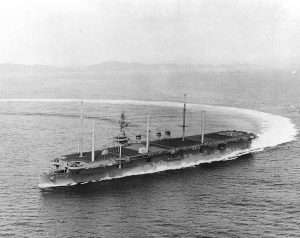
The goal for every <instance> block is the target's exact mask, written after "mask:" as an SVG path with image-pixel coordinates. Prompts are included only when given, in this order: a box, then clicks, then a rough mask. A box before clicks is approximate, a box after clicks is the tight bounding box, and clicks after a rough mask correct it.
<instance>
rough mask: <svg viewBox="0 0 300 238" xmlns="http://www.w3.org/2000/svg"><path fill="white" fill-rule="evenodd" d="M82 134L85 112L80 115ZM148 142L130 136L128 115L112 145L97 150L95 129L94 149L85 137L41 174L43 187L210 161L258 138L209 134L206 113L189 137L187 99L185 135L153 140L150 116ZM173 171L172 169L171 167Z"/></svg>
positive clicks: (245, 134)
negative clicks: (87, 146) (85, 144)
mask: <svg viewBox="0 0 300 238" xmlns="http://www.w3.org/2000/svg"><path fill="white" fill-rule="evenodd" d="M80 120H81V135H82V130H83V129H82V128H83V112H81V115H80ZM146 121H147V123H146V136H145V139H143V138H144V137H143V136H142V135H141V134H137V135H136V136H135V138H134V139H132V138H129V137H128V136H127V133H126V128H127V127H128V122H127V121H126V117H125V114H124V113H121V117H120V120H119V134H118V135H117V136H115V137H114V139H113V143H112V146H108V147H106V148H102V149H98V150H97V149H95V129H94V128H95V126H93V130H92V146H91V147H92V150H91V151H88V152H83V148H82V147H83V146H82V140H83V139H82V138H83V137H82V136H81V139H80V141H81V142H80V146H79V150H80V151H79V152H78V153H72V154H67V155H64V156H61V157H60V158H55V159H54V160H53V161H52V162H51V166H52V169H51V170H50V172H47V173H44V174H42V175H41V179H40V184H39V187H40V188H48V187H57V186H70V185H76V184H84V183H88V182H96V181H102V180H105V179H111V178H118V177H123V176H126V175H127V174H133V173H130V172H132V171H133V170H137V169H139V168H141V169H143V171H145V170H148V171H155V170H152V168H156V167H157V166H158V165H159V164H160V163H164V165H166V170H167V169H168V164H169V165H171V164H172V163H176V161H177V162H180V161H187V162H188V161H189V160H195V159H196V160H206V159H208V158H212V157H216V156H222V155H226V154H230V153H232V152H234V151H239V150H245V149H247V148H249V147H250V145H251V142H252V140H253V139H255V138H256V135H255V134H253V133H251V132H245V131H236V130H224V131H218V132H214V133H205V111H202V112H201V133H200V134H196V135H189V136H187V135H186V100H184V102H183V112H182V125H181V127H182V136H180V137H171V131H170V130H165V131H164V132H163V133H162V132H157V133H156V139H155V140H150V116H147V120H146ZM170 168H171V167H170Z"/></svg>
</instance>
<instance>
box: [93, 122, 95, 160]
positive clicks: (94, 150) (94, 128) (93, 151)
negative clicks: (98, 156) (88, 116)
mask: <svg viewBox="0 0 300 238" xmlns="http://www.w3.org/2000/svg"><path fill="white" fill-rule="evenodd" d="M94 161H95V121H93V129H92V162H94Z"/></svg>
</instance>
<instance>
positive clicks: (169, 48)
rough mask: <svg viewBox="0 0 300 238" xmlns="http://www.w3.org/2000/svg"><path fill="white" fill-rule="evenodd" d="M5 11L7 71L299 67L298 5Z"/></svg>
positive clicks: (73, 5) (59, 3) (39, 0)
mask: <svg viewBox="0 0 300 238" xmlns="http://www.w3.org/2000/svg"><path fill="white" fill-rule="evenodd" d="M0 3H1V4H0V29H1V33H0V63H4V62H6V63H7V62H10V63H25V64H52V65H86V64H95V63H100V62H103V61H108V60H116V61H127V62H146V63H155V62H158V63H161V62H176V63H204V64H232V63H251V64H268V65H270V64H271V65H272V64H290V63H296V64H299V63H300V1H298V0H194V1H193V0H172V1H171V0H122V1H121V0H26V1H25V0H19V1H17V0H0Z"/></svg>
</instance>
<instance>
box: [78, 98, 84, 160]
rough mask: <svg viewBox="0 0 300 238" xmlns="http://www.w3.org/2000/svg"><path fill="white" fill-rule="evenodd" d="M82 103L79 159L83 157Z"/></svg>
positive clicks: (81, 105) (81, 108) (81, 110)
mask: <svg viewBox="0 0 300 238" xmlns="http://www.w3.org/2000/svg"><path fill="white" fill-rule="evenodd" d="M82 151H83V101H81V102H80V138H79V157H82V156H83V152H82Z"/></svg>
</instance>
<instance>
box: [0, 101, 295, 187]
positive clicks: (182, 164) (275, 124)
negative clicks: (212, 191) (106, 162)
mask: <svg viewBox="0 0 300 238" xmlns="http://www.w3.org/2000/svg"><path fill="white" fill-rule="evenodd" d="M80 101H84V102H86V103H96V104H118V105H119V104H126V105H141V106H159V107H182V103H179V102H168V101H138V100H104V99H103V100H93V99H87V100H77V99H0V102H45V103H50V102H80ZM189 107H191V108H192V109H193V110H203V109H204V110H207V111H222V112H224V113H228V114H231V115H235V114H238V115H244V116H246V117H247V118H249V119H253V120H255V121H256V122H257V123H258V124H259V127H260V130H259V133H258V138H257V139H255V140H254V141H253V143H252V145H251V147H250V148H249V149H245V150H239V151H234V152H232V153H230V154H226V155H219V156H218V155H215V156H214V157H207V158H206V159H204V158H203V156H198V157H197V156H192V157H190V158H187V159H183V160H180V161H173V162H165V161H162V162H160V163H156V164H150V165H145V166H144V167H138V168H134V169H130V170H128V171H125V170H124V171H122V170H120V174H118V175H116V176H114V177H105V178H101V179H99V180H93V181H91V182H95V181H101V180H109V179H115V178H120V177H126V176H133V175H140V174H149V173H156V172H161V171H165V170H175V169H182V168H186V167H192V166H197V165H199V164H202V163H212V162H217V161H226V160H232V159H235V158H237V157H239V156H241V155H244V154H248V153H254V152H258V151H263V150H265V149H266V148H270V147H275V146H277V145H280V144H283V143H287V142H290V141H293V140H294V139H295V138H296V136H297V134H298V131H297V129H296V127H295V125H294V124H293V123H292V121H291V120H290V119H289V118H286V117H283V116H279V115H274V114H270V113H265V112H260V111H255V110H249V109H243V108H233V107H223V106H209V105H200V104H189ZM56 185H57V186H65V185H66V184H56ZM68 185H75V183H68Z"/></svg>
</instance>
